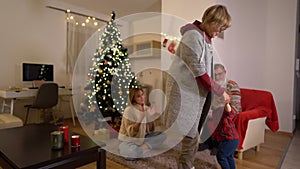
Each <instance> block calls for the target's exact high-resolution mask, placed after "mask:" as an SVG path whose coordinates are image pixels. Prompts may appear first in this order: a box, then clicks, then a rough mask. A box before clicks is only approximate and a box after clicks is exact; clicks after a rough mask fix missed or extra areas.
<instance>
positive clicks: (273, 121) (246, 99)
mask: <svg viewBox="0 0 300 169" xmlns="http://www.w3.org/2000/svg"><path fill="white" fill-rule="evenodd" d="M241 104H242V112H241V113H239V114H238V115H237V116H236V119H235V124H236V127H237V130H238V133H239V136H240V142H239V145H238V147H237V151H238V153H239V155H238V157H239V159H242V153H243V151H246V150H247V149H249V148H252V147H253V146H255V147H256V148H257V151H259V144H260V143H262V142H263V141H264V131H265V124H266V125H267V126H268V127H269V128H270V130H272V131H273V132H275V131H277V130H278V129H279V123H278V115H277V110H276V106H275V102H274V99H273V95H272V93H271V92H268V91H264V90H255V89H246V88H241ZM260 131H261V132H260ZM259 132H260V133H261V134H259ZM261 137H262V138H261ZM248 140H250V141H248ZM256 140H257V141H256ZM246 144H250V145H246Z"/></svg>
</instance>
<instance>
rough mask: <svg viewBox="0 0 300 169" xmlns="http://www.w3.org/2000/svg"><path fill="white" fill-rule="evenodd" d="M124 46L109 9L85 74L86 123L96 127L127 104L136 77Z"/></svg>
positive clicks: (119, 113) (118, 112) (135, 85)
mask: <svg viewBox="0 0 300 169" xmlns="http://www.w3.org/2000/svg"><path fill="white" fill-rule="evenodd" d="M130 66H131V65H130V63H129V58H128V53H127V49H126V48H124V47H123V45H122V39H121V38H120V31H119V29H118V28H117V24H116V22H115V13H114V12H112V17H111V20H110V21H109V22H108V24H107V25H106V27H105V28H104V31H103V33H102V35H101V36H100V43H99V48H98V49H97V50H96V52H95V54H94V57H93V65H92V67H91V68H90V73H89V74H88V76H89V79H88V85H87V86H86V87H85V89H86V96H87V98H86V101H85V103H84V105H87V106H82V107H85V108H83V111H82V114H83V115H84V118H85V121H86V123H87V124H89V123H91V122H95V129H98V128H99V125H100V121H101V119H103V118H104V117H108V116H110V117H112V118H114V117H116V116H120V115H121V114H122V113H123V111H124V109H125V108H126V106H127V100H128V99H127V98H128V94H129V89H130V88H135V87H137V85H138V84H137V80H136V77H135V76H134V74H133V73H132V72H131V68H130Z"/></svg>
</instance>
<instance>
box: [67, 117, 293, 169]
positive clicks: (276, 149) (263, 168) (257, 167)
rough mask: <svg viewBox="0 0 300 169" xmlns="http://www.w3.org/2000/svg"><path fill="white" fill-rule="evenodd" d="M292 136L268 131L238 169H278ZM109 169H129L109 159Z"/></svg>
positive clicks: (88, 167)
mask: <svg viewBox="0 0 300 169" xmlns="http://www.w3.org/2000/svg"><path fill="white" fill-rule="evenodd" d="M65 124H66V125H68V126H69V127H70V130H73V131H74V132H78V133H79V134H83V135H84V134H85V132H84V131H83V130H82V128H81V126H80V123H78V121H77V122H76V126H75V127H74V126H73V124H72V120H71V119H66V120H65ZM291 137H292V136H291V134H288V133H282V132H276V133H273V132H271V131H269V130H266V135H265V143H263V144H262V145H261V148H260V151H259V152H256V151H255V150H254V149H250V150H248V151H246V152H244V156H243V160H238V159H235V160H236V168H237V169H276V168H277V167H278V165H280V162H281V160H282V157H283V156H284V154H285V150H286V149H287V146H288V143H289V141H290V139H291ZM95 165H96V163H91V164H89V165H86V166H83V167H80V169H95ZM106 165H107V169H128V168H127V167H124V166H122V165H120V164H118V163H116V162H113V161H111V160H109V159H107V160H106Z"/></svg>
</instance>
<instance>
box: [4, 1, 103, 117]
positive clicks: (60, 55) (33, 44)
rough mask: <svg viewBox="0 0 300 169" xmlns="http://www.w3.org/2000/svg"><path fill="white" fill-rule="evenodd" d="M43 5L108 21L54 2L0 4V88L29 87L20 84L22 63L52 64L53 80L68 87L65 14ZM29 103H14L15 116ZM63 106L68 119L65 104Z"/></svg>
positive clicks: (22, 113) (93, 13) (20, 101)
mask: <svg viewBox="0 0 300 169" xmlns="http://www.w3.org/2000/svg"><path fill="white" fill-rule="evenodd" d="M47 5H50V6H54V7H59V8H62V9H73V10H75V11H77V12H81V13H86V14H90V15H93V16H95V17H98V18H103V19H106V20H107V19H109V16H108V17H107V16H104V15H101V14H97V13H95V12H91V11H88V10H85V9H81V8H79V7H74V6H72V5H68V4H64V3H61V2H59V1H56V0H22V1H20V0H2V1H0V20H1V29H0V37H1V38H0V58H1V62H0V72H1V73H0V79H1V81H0V88H2V89H3V88H8V87H9V86H10V87H24V86H25V87H26V86H30V85H31V83H23V82H22V79H21V78H22V77H21V64H22V62H33V63H51V64H54V73H55V74H54V81H55V82H57V83H58V84H59V85H65V86H69V85H71V84H70V83H71V81H70V77H69V75H68V74H67V73H66V22H65V13H64V12H61V11H57V10H53V9H49V8H46V6H47ZM30 102H31V101H30V100H17V101H16V104H15V106H16V107H15V113H16V114H17V115H19V116H20V117H24V112H25V109H24V108H23V105H24V104H28V103H30ZM65 107H66V108H67V109H66V110H65V112H66V115H67V116H69V115H70V114H69V110H68V109H69V106H68V104H66V106H65Z"/></svg>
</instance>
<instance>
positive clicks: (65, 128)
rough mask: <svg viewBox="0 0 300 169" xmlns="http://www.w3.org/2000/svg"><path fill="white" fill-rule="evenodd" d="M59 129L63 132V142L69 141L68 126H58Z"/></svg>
mask: <svg viewBox="0 0 300 169" xmlns="http://www.w3.org/2000/svg"><path fill="white" fill-rule="evenodd" d="M59 130H60V131H63V132H64V142H65V143H68V142H69V126H60V127H59Z"/></svg>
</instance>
